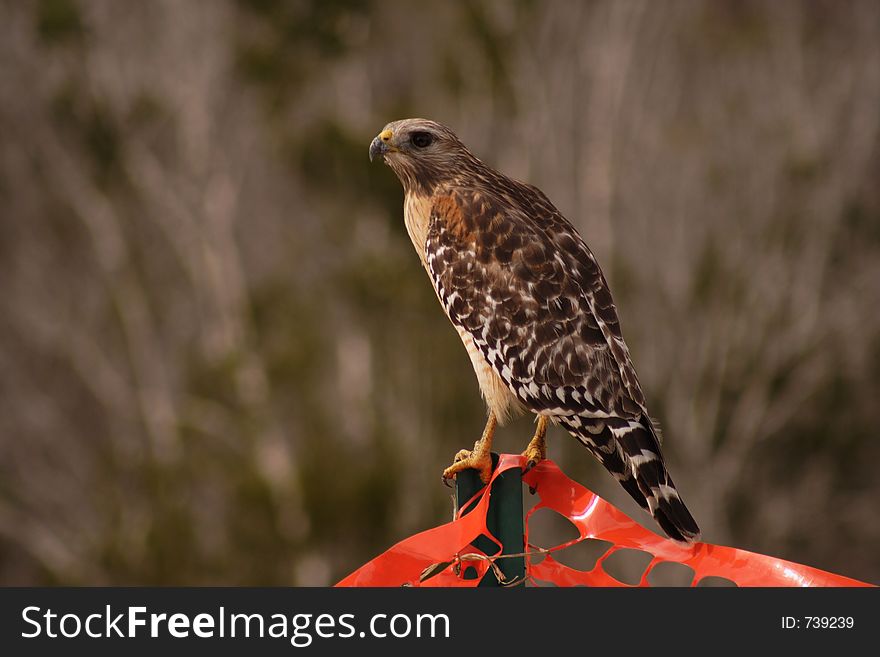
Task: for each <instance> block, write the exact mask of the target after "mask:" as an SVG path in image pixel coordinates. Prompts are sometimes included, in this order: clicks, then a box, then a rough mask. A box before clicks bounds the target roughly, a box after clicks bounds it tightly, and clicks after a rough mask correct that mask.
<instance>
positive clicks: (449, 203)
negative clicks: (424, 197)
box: [433, 192, 477, 243]
mask: <svg viewBox="0 0 880 657" xmlns="http://www.w3.org/2000/svg"><path fill="white" fill-rule="evenodd" d="M433 210H434V215H435V216H436V217H437V218H438V219H440V220H441V221H443V223H444V224H445V228H446V230H447V231H448V232H449V233H451V234H452V236H454V237H455V239H456V240H457V241H459V242H463V243H470V242H474V241H475V240H476V239H477V217H476V216H475V214H474V212H473V210H474V208H473V204H472V203H467V202H465V200H464V199H463V198H462V197H461V195H460V194H457V193H455V192H451V193H448V194H438V195H437V196H436V197H435V198H434V207H433Z"/></svg>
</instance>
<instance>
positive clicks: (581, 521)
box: [337, 454, 872, 587]
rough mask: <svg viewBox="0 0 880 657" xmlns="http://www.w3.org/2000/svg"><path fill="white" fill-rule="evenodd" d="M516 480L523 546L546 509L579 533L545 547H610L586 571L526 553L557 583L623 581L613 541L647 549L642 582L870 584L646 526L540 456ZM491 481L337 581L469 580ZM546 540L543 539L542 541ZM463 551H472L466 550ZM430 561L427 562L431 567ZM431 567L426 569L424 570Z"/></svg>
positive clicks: (536, 569) (508, 457) (529, 562)
mask: <svg viewBox="0 0 880 657" xmlns="http://www.w3.org/2000/svg"><path fill="white" fill-rule="evenodd" d="M524 465H525V464H524V459H523V457H521V456H518V455H512V454H503V455H502V456H501V459H500V461H499V463H498V467H497V468H496V469H495V472H494V473H493V481H494V479H495V477H498V476H499V475H500V474H501V473H502V472H504V471H506V470H509V469H511V468H523V467H524ZM523 481H524V483H526V484H528V485H529V486H531V487H533V488H536V489H537V490H536V493H537V495H538V496H539V499H540V501H539V502H538V504H537V505H536V506H535V507H533V508H532V509H531V510H530V511H529V513H528V514H527V515H526V533H525V539H526V545H527V546H529V547H528V548H527V550H528V551H533V549H534V548H533V547H532V546H530V545H529V542H528V539H529V530H528V521H529V519H530V517H531V516H532V514H534V513H535V512H536V511H537V510H539V509H545V508H546V509H551V510H553V511H555V512H557V513H559V514H561V515H562V516H563V517H565V518H568V520H569V521H570V522H571V523H572V524H573V525H574V526H575V528H576V529H577V531H578V533H579V537H578V538H576V539H574V540H572V541H569V542H567V543H563V544H561V545H558V546H555V547H552V548H549V552H555V551H558V550H562V549H565V548H566V547H568V546H570V545H573V544H575V543H578V542H580V541H582V540H584V539H588V538H595V539H599V540H602V541H607V542H609V543H611V544H612V547H610V548H609V549H608V551H607V552H606V553H605V554H603V555H602V556H601V557H600V558H599V559H598V561H597V562H596V564H595V566H594V567H593V569H592V570H590V571H582V570H577V569H575V568H571V567H569V566H566V565H564V564H562V563H560V562H558V561H557V560H555V559H554V558H553V556H552V554H551V553H549V552H545V553H542V554H541V555H540V556H537V555H528V556H527V557H526V577H527V579H530V580H532V581H536V580H540V581H542V582H548V583H552V584H556V585H558V586H578V585H586V586H631V585H629V584H625V583H624V582H621V581H619V580H618V579H616V578H614V577H612V576H611V575H609V574H608V573H607V572H606V571H605V569H604V568H603V565H602V562H603V561H604V560H605V559H607V558H608V556H610V555H611V554H613V553H614V552H615V551H616V550H619V549H621V548H633V549H637V550H644V551H645V552H649V553H650V554H652V555H653V557H654V558H653V560H652V561H651V562H650V563H649V564H648V566H647V567H646V568H645V571H644V573H643V575H642V578H641V581H640V582H639V584H638V585H637V586H650V584H649V583H648V574H649V573H650V571H651V569H652V568H654V567H655V566H656V565H657V564H659V563H663V562H675V563H681V564H684V565H686V566H689V567H690V568H692V569H693V571H694V578H693V581H692V582H691V585H692V586H696V585H697V584H698V583H699V581H700V580H702V579H703V578H705V577H710V576H715V577H724V578H727V579H729V580H731V581H733V582H734V583H735V584H737V585H738V586H872V585H871V584H866V583H864V582H860V581H858V580H854V579H850V578H849V577H843V576H841V575H834V574H832V573H828V572H825V571H823V570H819V569H817V568H812V567H810V566H803V565H800V564H796V563H793V562H791V561H785V560H783V559H777V558H775V557H768V556H765V555H761V554H755V553H753V552H747V551H746V550H739V549H737V548H731V547H725V546H722V545H712V544H709V543H697V544H695V545H693V546H690V547H685V546H683V545H680V544H678V543H676V542H674V541H671V540H669V539H667V538H663V537H661V536H658V535H657V534H654V533H653V532H650V531H648V530H647V529H645V528H644V527H642V526H641V525H639V524H638V523H636V522H635V521H633V520H632V519H630V518H629V517H628V516H627V515H626V514H624V513H623V512H622V511H620V510H619V509H617V508H616V507H614V506H612V505H611V504H610V503H609V502H606V501H605V500H603V499H602V498H601V497H599V496H598V495H596V494H595V493H593V492H592V491H590V490H588V489H587V488H585V487H584V486H582V485H581V484H579V483H577V482H575V481H572V480H571V479H569V478H568V477H567V476H566V475H565V474H563V473H562V471H561V470H560V469H559V468H558V467H557V466H556V464H555V463H553V462H552V461H543V462H542V463H540V464H538V466H537V467H536V468H534V469H533V470H531V471H530V472H528V473H527V474H526V475H525V476H524V477H523ZM490 490H491V485H490V486H487V487H486V488H485V489H484V490H483V492H482V493H481V496H480V498H479V500H478V501H477V502H476V507H475V508H474V510H473V511H472V512H471V513H468V514H467V515H463V516H462V515H459V517H458V518H457V519H456V520H455V521H453V522H450V523H447V524H445V525H441V526H439V527H435V528H434V529H429V530H427V531H424V532H421V533H419V534H416V535H414V536H411V537H409V538H407V539H405V540H403V541H401V542H400V543H398V544H397V545H395V546H393V547H392V548H390V549H389V550H387V551H386V552H384V553H382V554H380V555H379V556H378V557H376V558H375V559H373V560H372V561H370V562H368V563H366V564H364V565H363V566H362V567H360V568H358V569H357V570H356V571H355V572H353V573H351V574H350V575H349V576H348V577H346V578H345V579H343V580H342V581H341V582H339V583H338V584H337V586H405V585H408V586H460V587H469V586H476V585H477V584H478V583H479V581H480V579H481V577H482V575H483V574H484V573H485V572H486V570H487V569H488V568H490V567H491V565H490V560H489V559H481V558H479V557H480V556H485V555H482V553H480V552H479V550H476V549H475V548H474V547H473V546H472V545H471V543H472V542H473V541H474V540H475V539H476V538H477V537H478V536H480V535H481V534H485V535H487V536H491V534H490V532H489V531H488V529H487V528H486V522H485V520H486V510H487V509H488V506H489V499H490ZM544 547H546V546H544ZM467 555H477V557H476V558H475V557H473V556H471V557H468V556H467ZM462 557H465V558H466V560H467V565H468V566H473V567H475V568H476V569H477V571H478V573H479V575H480V577H478V578H477V579H464V578H463V577H462V576H461V575H460V574H457V571H458V570H460V569H457V568H454V567H453V565H454V564H456V562H458V561H459V560H461V559H462ZM432 567H433V568H432ZM429 568H430V569H431V570H430V571H428V572H429V574H430V576H428V577H426V576H425V575H424V573H425V572H426V570H427V569H429Z"/></svg>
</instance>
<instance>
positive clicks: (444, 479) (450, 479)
mask: <svg viewBox="0 0 880 657" xmlns="http://www.w3.org/2000/svg"><path fill="white" fill-rule="evenodd" d="M454 480H455V477H449V478H448V479H447V478H446V477H444V476H443V475H440V481H442V482H443V485H444V486H446V488H452V484H451V483H449V482H451V481H454Z"/></svg>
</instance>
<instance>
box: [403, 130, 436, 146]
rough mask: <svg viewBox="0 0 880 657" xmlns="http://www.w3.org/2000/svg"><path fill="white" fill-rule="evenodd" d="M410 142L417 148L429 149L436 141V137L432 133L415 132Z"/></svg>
mask: <svg viewBox="0 0 880 657" xmlns="http://www.w3.org/2000/svg"><path fill="white" fill-rule="evenodd" d="M409 140H410V141H411V142H412V145H413V146H415V147H417V148H427V147H428V146H430V145H431V142H433V141H434V137H433V136H432V135H431V133H430V132H414V133H413V135H412V137H410V138H409Z"/></svg>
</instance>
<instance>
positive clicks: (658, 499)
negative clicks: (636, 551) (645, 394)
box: [560, 416, 700, 543]
mask: <svg viewBox="0 0 880 657" xmlns="http://www.w3.org/2000/svg"><path fill="white" fill-rule="evenodd" d="M560 422H561V423H562V424H563V425H564V426H565V427H566V428H567V429H568V431H569V433H571V434H572V435H573V436H574V437H575V438H577V439H578V440H579V441H580V442H581V443H583V444H584V445H585V446H586V447H587V448H588V449H589V450H590V451H591V452H592V453H593V455H594V456H595V457H596V458H598V459H599V461H600V462H601V463H602V465H603V466H605V468H606V469H607V470H608V471H609V472H610V473H611V474H612V475H614V478H615V479H617V480H618V481H619V482H620V484H621V486H623V488H624V489H625V490H626V492H628V493H629V494H630V495H631V496H632V498H633V499H634V500H635V501H636V502H638V504H639V506H641V507H642V508H643V509H645V510H646V511H648V512H649V513H650V514H651V515H652V516H653V517H654V520H655V521H656V522H657V524H658V525H660V527H661V528H662V529H663V531H664V532H666V534H667V535H668V536H669V538H671V539H674V540H676V541H682V542H685V543H693V542H695V541H698V540H699V538H700V528H699V527H698V526H697V523H696V521H695V520H694V518H693V516H692V515H691V513H690V511H688V509H687V507H686V506H685V505H684V502H682V500H681V497H680V496H679V494H678V490H677V489H676V488H675V483H674V482H673V481H672V477H670V476H669V472H668V471H667V469H666V464H665V463H664V461H663V455H662V453H661V451H660V441H659V436H658V434H657V432H656V430H655V428H654V425H653V423H652V421H651V420H650V419H649V418H647V417H645V416H643V417H641V418H639V419H638V420H623V419H619V418H607V419H601V420H599V419H593V418H581V417H565V418H560Z"/></svg>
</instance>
